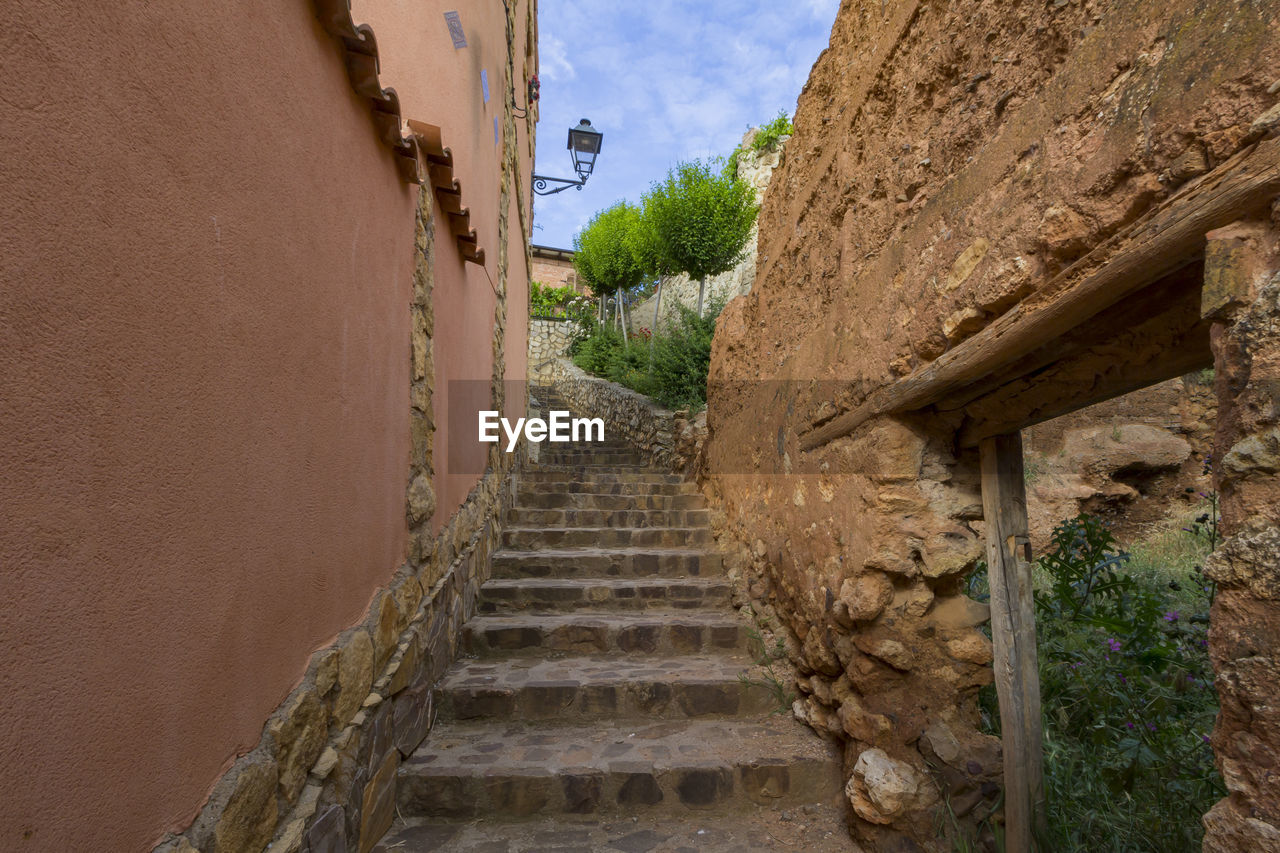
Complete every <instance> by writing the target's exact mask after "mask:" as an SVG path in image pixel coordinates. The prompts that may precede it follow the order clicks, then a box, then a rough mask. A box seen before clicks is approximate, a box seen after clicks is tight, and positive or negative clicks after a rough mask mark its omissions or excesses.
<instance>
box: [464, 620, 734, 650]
mask: <svg viewBox="0 0 1280 853" xmlns="http://www.w3.org/2000/svg"><path fill="white" fill-rule="evenodd" d="M462 646H463V648H464V649H465V650H466V652H467V653H468V654H471V655H477V656H480V657H493V656H502V657H506V656H509V655H517V654H524V655H545V654H547V653H548V652H566V653H575V654H602V653H608V652H626V653H629V654H651V655H652V654H659V655H680V654H697V653H699V652H704V651H706V652H711V651H716V650H719V651H727V652H737V651H745V650H746V647H747V633H746V626H745V625H744V624H743V622H742V621H741V620H740V619H738V617H737V615H736V614H734V613H732V612H724V613H719V612H714V611H707V612H702V611H689V610H685V611H646V612H642V613H634V614H631V613H628V614H619V613H601V614H596V613H582V612H575V613H551V614H515V615H502V616H476V617H475V618H473V619H471V620H470V621H469V622H467V624H466V625H464V626H463V628H462Z"/></svg>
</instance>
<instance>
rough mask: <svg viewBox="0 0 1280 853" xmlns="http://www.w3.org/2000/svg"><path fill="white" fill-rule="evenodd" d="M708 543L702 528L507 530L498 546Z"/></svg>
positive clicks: (675, 545) (685, 545)
mask: <svg viewBox="0 0 1280 853" xmlns="http://www.w3.org/2000/svg"><path fill="white" fill-rule="evenodd" d="M710 543H711V531H710V530H708V529H707V528H706V527H508V528H507V529H506V530H504V531H503V533H502V544H503V547H505V548H510V549H512V550H515V551H532V550H536V549H538V548H691V547H694V546H697V545H708V544H710Z"/></svg>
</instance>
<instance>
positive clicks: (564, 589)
mask: <svg viewBox="0 0 1280 853" xmlns="http://www.w3.org/2000/svg"><path fill="white" fill-rule="evenodd" d="M732 593H733V588H732V586H731V585H730V584H729V582H728V581H727V580H723V579H717V578H705V579H704V578H688V579H680V580H671V579H666V578H640V579H633V578H623V579H610V578H581V579H579V578H572V579H570V578H509V579H508V578H503V579H497V580H491V581H489V582H488V583H486V584H485V585H484V586H482V587H481V588H480V600H479V603H478V604H477V610H478V611H479V612H480V613H511V612H519V611H523V610H612V611H626V610H647V609H651V608H660V609H668V610H675V609H680V610H683V609H688V608H694V607H717V608H720V609H721V611H722V612H727V611H728V608H729V604H730V599H731V597H732Z"/></svg>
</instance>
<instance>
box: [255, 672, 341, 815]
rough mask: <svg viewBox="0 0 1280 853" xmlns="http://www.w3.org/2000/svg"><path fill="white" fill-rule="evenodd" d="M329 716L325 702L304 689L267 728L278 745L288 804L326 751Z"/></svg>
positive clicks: (294, 797)
mask: <svg viewBox="0 0 1280 853" xmlns="http://www.w3.org/2000/svg"><path fill="white" fill-rule="evenodd" d="M327 717H328V714H327V713H326V711H325V707H324V703H322V702H321V701H320V700H319V699H318V698H316V694H315V693H314V692H313V691H311V690H302V691H301V692H299V693H298V694H297V695H296V696H295V697H294V699H293V701H292V702H291V703H290V704H289V705H288V707H287V708H286V709H285V710H284V711H282V712H281V713H280V715H279V716H277V717H276V718H275V719H273V720H272V721H271V723H270V724H269V725H268V727H267V730H268V731H269V732H270V734H271V737H272V739H273V740H274V741H275V744H276V750H275V751H276V760H277V761H278V762H279V768H280V773H279V784H280V794H281V796H283V797H284V798H285V800H286V801H287V802H290V803H292V802H293V801H294V800H295V799H296V798H297V796H298V792H299V791H301V790H302V786H303V784H305V783H306V781H307V772H308V771H309V770H310V769H311V765H313V764H314V763H315V761H316V759H317V758H319V757H320V752H321V751H322V750H323V749H324V744H325V739H326V737H327V736H328V733H329V726H328V719H327Z"/></svg>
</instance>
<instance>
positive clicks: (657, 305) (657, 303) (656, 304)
mask: <svg viewBox="0 0 1280 853" xmlns="http://www.w3.org/2000/svg"><path fill="white" fill-rule="evenodd" d="M661 310H662V276H658V292H657V294H656V295H655V296H654V297H653V327H652V328H650V329H649V349H651V350H652V349H653V336H654V335H656V334H658V317H659V316H660V314H659V312H660V311H661Z"/></svg>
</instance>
